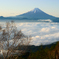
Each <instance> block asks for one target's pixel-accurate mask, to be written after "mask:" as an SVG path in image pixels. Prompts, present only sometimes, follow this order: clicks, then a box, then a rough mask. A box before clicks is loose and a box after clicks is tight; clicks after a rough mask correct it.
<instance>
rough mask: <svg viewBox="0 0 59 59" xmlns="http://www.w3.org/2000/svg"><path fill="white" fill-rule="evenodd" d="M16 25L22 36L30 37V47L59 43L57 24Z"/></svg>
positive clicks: (58, 24) (58, 27)
mask: <svg viewBox="0 0 59 59" xmlns="http://www.w3.org/2000/svg"><path fill="white" fill-rule="evenodd" d="M16 25H17V27H18V29H21V30H22V32H23V33H24V34H26V35H31V36H32V41H31V44H32V45H40V44H41V43H42V44H49V43H52V42H55V41H59V23H44V22H43V23H40V22H31V23H30V22H27V23H16Z"/></svg>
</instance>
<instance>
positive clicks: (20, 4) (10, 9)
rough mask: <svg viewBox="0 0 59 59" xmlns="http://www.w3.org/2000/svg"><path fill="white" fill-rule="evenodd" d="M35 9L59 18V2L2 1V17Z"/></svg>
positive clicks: (38, 0)
mask: <svg viewBox="0 0 59 59" xmlns="http://www.w3.org/2000/svg"><path fill="white" fill-rule="evenodd" d="M34 8H39V9H41V10H42V11H44V12H46V13H48V14H50V15H53V16H56V17H59V0H0V16H5V17H6V16H15V15H19V14H22V13H25V12H28V11H30V10H32V9H34Z"/></svg>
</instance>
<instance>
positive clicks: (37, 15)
mask: <svg viewBox="0 0 59 59" xmlns="http://www.w3.org/2000/svg"><path fill="white" fill-rule="evenodd" d="M17 17H24V18H28V19H54V18H55V17H54V16H51V15H48V14H47V13H45V12H43V11H41V10H40V9H39V8H34V9H33V10H31V11H29V12H27V13H24V14H21V15H18V16H17Z"/></svg>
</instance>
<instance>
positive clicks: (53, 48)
mask: <svg viewBox="0 0 59 59" xmlns="http://www.w3.org/2000/svg"><path fill="white" fill-rule="evenodd" d="M36 48H37V47H36ZM32 49H33V50H35V49H34V48H33V47H32ZM32 49H30V52H26V53H24V54H23V55H21V56H18V55H14V56H10V57H9V58H7V59H59V41H58V42H56V43H53V44H50V45H46V46H43V45H41V46H39V47H38V50H37V51H36V50H35V52H33V50H32Z"/></svg>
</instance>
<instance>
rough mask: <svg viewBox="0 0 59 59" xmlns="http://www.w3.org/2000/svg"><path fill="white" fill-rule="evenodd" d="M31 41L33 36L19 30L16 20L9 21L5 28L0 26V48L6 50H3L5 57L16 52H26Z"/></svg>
mask: <svg viewBox="0 0 59 59" xmlns="http://www.w3.org/2000/svg"><path fill="white" fill-rule="evenodd" d="M30 41H31V37H30V36H26V35H24V34H23V33H22V31H21V30H20V31H19V30H17V27H16V25H15V23H14V21H11V22H7V23H6V26H5V28H3V27H1V26H0V50H3V51H5V52H3V51H2V54H3V57H4V59H6V58H7V57H9V56H11V55H14V54H16V53H18V54H19V55H21V54H22V53H25V52H26V51H27V46H28V45H29V43H30ZM16 49H17V50H16Z"/></svg>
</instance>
